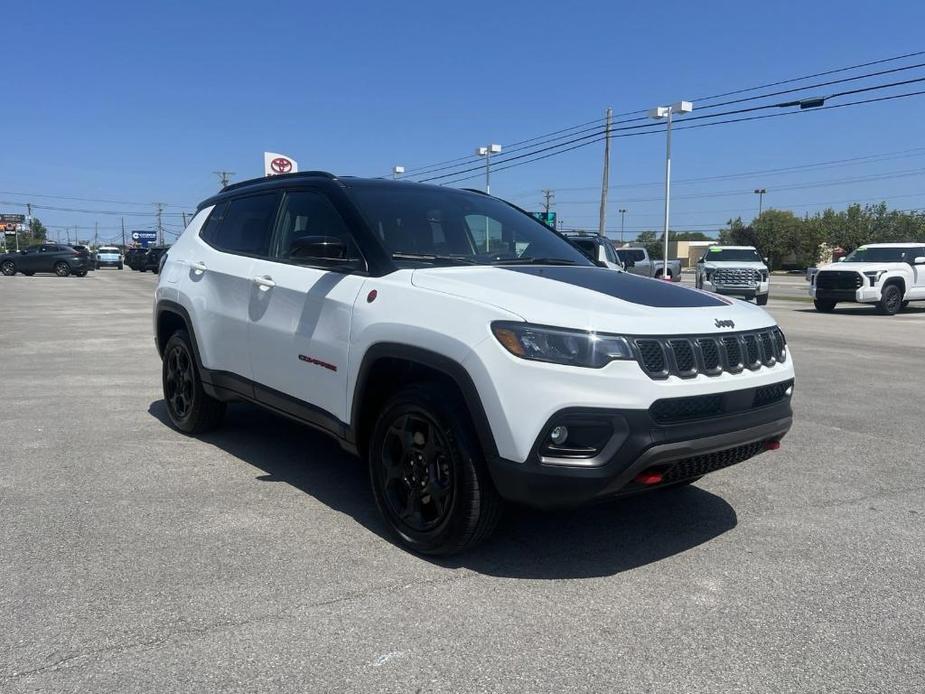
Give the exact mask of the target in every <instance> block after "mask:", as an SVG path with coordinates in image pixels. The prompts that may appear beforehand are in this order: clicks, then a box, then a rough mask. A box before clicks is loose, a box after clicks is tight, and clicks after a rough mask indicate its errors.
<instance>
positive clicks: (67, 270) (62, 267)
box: [55, 260, 71, 277]
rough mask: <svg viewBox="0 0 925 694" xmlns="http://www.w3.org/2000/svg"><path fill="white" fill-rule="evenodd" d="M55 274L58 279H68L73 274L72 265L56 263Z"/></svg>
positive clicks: (62, 262) (60, 261)
mask: <svg viewBox="0 0 925 694" xmlns="http://www.w3.org/2000/svg"><path fill="white" fill-rule="evenodd" d="M55 274H56V275H57V276H58V277H67V276H68V275H70V274H71V267H70V265H68V264H67V263H65V262H64V261H63V260H59V261H58V262H57V263H55Z"/></svg>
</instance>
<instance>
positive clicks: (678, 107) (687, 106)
mask: <svg viewBox="0 0 925 694" xmlns="http://www.w3.org/2000/svg"><path fill="white" fill-rule="evenodd" d="M693 110H694V104H692V103H691V102H690V101H679V102H678V103H676V104H672V105H671V106H656V107H655V108H653V109H652V110H650V111H649V118H654V119H656V120H661V119H662V118H665V119H666V120H667V127H666V128H665V132H666V133H667V137H666V141H665V264H664V265H663V266H662V279H663V280H667V279H668V278H669V277H668V213H669V209H670V204H671V203H670V200H671V116H672V115H673V114H675V113H682V114H683V113H690V112H691V111H693Z"/></svg>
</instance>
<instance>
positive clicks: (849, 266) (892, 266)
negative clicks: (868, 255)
mask: <svg viewBox="0 0 925 694" xmlns="http://www.w3.org/2000/svg"><path fill="white" fill-rule="evenodd" d="M908 268H909V265H907V264H906V263H829V264H828V265H823V266H822V267H821V268H819V270H818V272H825V271H826V270H844V271H847V272H864V271H865V270H906V269H908Z"/></svg>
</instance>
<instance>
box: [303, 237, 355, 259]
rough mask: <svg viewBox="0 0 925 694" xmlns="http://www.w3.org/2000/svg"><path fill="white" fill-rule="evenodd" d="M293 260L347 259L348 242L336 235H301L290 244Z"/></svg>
mask: <svg viewBox="0 0 925 694" xmlns="http://www.w3.org/2000/svg"><path fill="white" fill-rule="evenodd" d="M289 258H290V259H291V260H347V244H345V243H344V242H343V240H341V239H339V238H337V237H336V236H300V237H299V238H297V239H293V240H292V243H290V244H289Z"/></svg>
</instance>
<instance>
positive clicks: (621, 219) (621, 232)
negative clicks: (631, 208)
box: [617, 207, 626, 246]
mask: <svg viewBox="0 0 925 694" xmlns="http://www.w3.org/2000/svg"><path fill="white" fill-rule="evenodd" d="M617 212H619V213H620V245H621V246H622V245H623V222H624V218H625V217H626V208H625V207H621V208H620V209H619V210H617Z"/></svg>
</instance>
